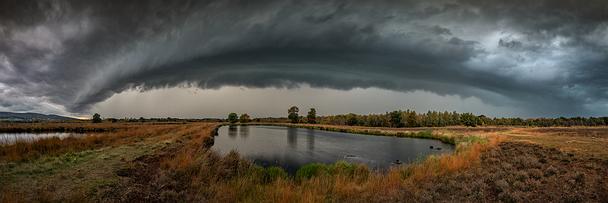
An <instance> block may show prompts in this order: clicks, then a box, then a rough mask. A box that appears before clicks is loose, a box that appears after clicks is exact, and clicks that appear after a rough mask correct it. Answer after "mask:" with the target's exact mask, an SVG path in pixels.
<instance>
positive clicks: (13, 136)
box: [0, 133, 85, 145]
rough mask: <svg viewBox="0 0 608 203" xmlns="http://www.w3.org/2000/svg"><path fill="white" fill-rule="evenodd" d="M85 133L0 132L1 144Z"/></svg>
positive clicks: (79, 135) (75, 135) (76, 135)
mask: <svg viewBox="0 0 608 203" xmlns="http://www.w3.org/2000/svg"><path fill="white" fill-rule="evenodd" d="M84 135H85V134H82V133H0V145H10V144H15V142H17V141H23V142H34V141H36V140H40V139H45V138H51V137H58V138H59V139H65V138H67V137H82V136H84Z"/></svg>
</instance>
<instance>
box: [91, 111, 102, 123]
mask: <svg viewBox="0 0 608 203" xmlns="http://www.w3.org/2000/svg"><path fill="white" fill-rule="evenodd" d="M93 123H101V115H99V114H98V113H95V114H93Z"/></svg>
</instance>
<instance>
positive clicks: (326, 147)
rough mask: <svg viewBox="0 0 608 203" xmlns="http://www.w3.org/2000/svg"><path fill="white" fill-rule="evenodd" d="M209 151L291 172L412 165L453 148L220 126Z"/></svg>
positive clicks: (398, 140) (386, 139)
mask: <svg viewBox="0 0 608 203" xmlns="http://www.w3.org/2000/svg"><path fill="white" fill-rule="evenodd" d="M431 146H433V147H432V149H431ZM212 149H213V150H216V151H218V152H220V153H221V154H226V153H228V152H230V151H231V150H235V151H237V152H239V154H241V156H244V157H245V158H248V159H250V160H252V161H253V162H254V163H256V164H258V165H262V166H281V167H283V168H285V169H286V170H287V171H288V172H290V173H293V172H295V171H296V170H297V169H298V168H299V167H300V166H302V165H305V164H308V163H326V164H329V163H334V162H336V161H339V160H345V161H348V162H354V163H363V164H366V165H367V166H369V167H370V168H373V169H380V170H384V169H387V168H389V167H391V166H394V165H396V164H397V163H402V164H407V163H411V162H413V161H416V160H417V159H422V158H424V157H426V156H428V155H431V154H442V153H451V152H452V151H454V146H453V145H450V144H444V143H442V142H441V141H438V140H430V139H417V138H398V137H387V136H371V135H361V134H352V133H341V132H330V131H323V130H314V129H304V128H290V127H280V126H223V127H221V128H220V129H219V131H218V136H217V137H215V141H214V145H213V147H212ZM439 149H440V150H439ZM396 160H399V162H397V161H396Z"/></svg>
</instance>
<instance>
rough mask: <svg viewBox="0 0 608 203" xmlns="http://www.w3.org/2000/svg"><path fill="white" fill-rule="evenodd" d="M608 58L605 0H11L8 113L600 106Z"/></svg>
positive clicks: (4, 45) (516, 111)
mask: <svg viewBox="0 0 608 203" xmlns="http://www.w3.org/2000/svg"><path fill="white" fill-rule="evenodd" d="M607 65H608V2H607V1H603V0H589V1H585V2H579V1H570V0H537V1H524V0H514V1H499V0H483V1H482V0H431V1H414V0H403V1H392V0H377V1H363V0H361V1H359V0H351V1H314V0H313V1H295V0H293V1H288V0H264V1H255V2H251V1H237V0H221V1H220V0H207V1H204V0H203V1H170V2H166V1H155V0H152V1H145V3H144V4H142V3H141V2H134V1H130V2H124V1H101V0H99V1H94V0H93V1H62V0H57V1H45V0H41V1H17V0H0V110H3V111H35V112H43V113H58V114H69V115H88V114H90V113H91V112H100V113H102V114H104V115H109V116H110V115H111V116H114V117H125V116H126V117H130V116H132V117H139V116H146V117H153V116H158V117H165V116H172V117H201V115H202V116H203V117H207V116H209V117H220V116H221V115H225V114H226V113H228V112H230V111H239V112H250V113H252V114H254V115H255V116H280V115H283V114H284V111H285V110H286V108H287V107H288V106H290V105H292V104H297V105H299V106H301V108H308V107H309V106H314V107H317V108H318V109H319V112H320V113H322V114H336V113H347V112H355V113H370V112H377V113H382V112H385V111H389V110H393V109H404V108H411V109H415V110H418V111H426V110H448V111H452V110H456V111H470V112H475V113H478V114H486V115H491V116H523V117H536V116H562V115H563V116H579V115H580V116H597V115H606V114H608V67H607ZM168 101H171V102H168ZM221 117H223V116H221Z"/></svg>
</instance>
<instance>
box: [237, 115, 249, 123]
mask: <svg viewBox="0 0 608 203" xmlns="http://www.w3.org/2000/svg"><path fill="white" fill-rule="evenodd" d="M239 121H240V122H241V123H248V122H249V121H251V118H249V115H247V114H246V113H244V114H241V117H240V118H239Z"/></svg>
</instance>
